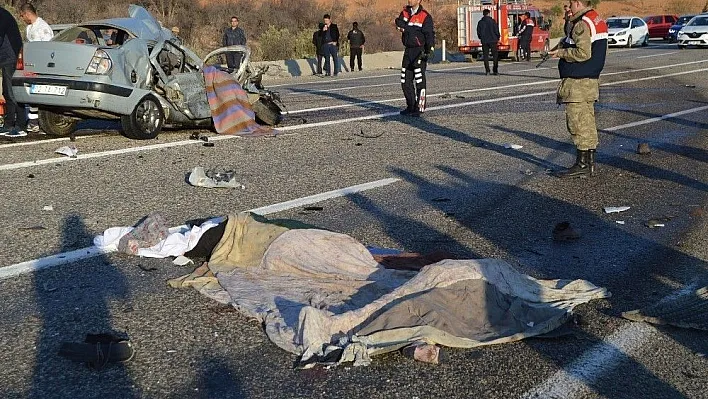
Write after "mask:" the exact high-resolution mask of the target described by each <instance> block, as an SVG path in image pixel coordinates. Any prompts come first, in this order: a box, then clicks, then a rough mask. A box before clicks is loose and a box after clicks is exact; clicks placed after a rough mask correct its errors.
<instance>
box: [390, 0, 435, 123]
mask: <svg viewBox="0 0 708 399" xmlns="http://www.w3.org/2000/svg"><path fill="white" fill-rule="evenodd" d="M395 22H396V28H397V29H398V30H399V31H400V32H401V41H402V42H403V45H404V46H405V48H406V49H405V50H404V51H403V62H402V63H401V86H402V88H403V95H404V96H405V97H406V109H404V110H403V111H401V115H409V116H414V117H419V116H420V113H421V112H422V111H424V110H425V68H426V66H427V63H428V59H429V58H430V57H431V56H432V54H433V50H435V30H434V27H433V17H432V16H430V14H428V11H426V10H424V9H423V6H422V5H421V4H420V0H408V6H406V7H405V8H404V9H403V11H401V14H399V16H398V18H396V21H395Z"/></svg>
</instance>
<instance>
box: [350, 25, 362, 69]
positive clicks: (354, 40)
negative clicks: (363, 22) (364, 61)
mask: <svg viewBox="0 0 708 399" xmlns="http://www.w3.org/2000/svg"><path fill="white" fill-rule="evenodd" d="M347 40H348V41H349V70H351V71H352V72H354V58H356V59H357V61H358V62H357V65H358V66H359V71H361V54H362V52H363V50H364V43H366V38H365V37H364V32H362V31H360V30H359V23H358V22H354V23H353V24H352V30H350V31H349V33H347Z"/></svg>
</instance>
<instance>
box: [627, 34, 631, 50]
mask: <svg viewBox="0 0 708 399" xmlns="http://www.w3.org/2000/svg"><path fill="white" fill-rule="evenodd" d="M631 47H632V35H629V37H628V38H627V48H631Z"/></svg>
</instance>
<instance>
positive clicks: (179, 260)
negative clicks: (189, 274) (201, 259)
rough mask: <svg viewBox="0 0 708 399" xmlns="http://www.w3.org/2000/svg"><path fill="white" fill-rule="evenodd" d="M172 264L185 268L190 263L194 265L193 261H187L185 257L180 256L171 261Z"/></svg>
mask: <svg viewBox="0 0 708 399" xmlns="http://www.w3.org/2000/svg"><path fill="white" fill-rule="evenodd" d="M172 263H174V264H175V265H177V266H186V265H188V264H190V263H194V261H193V260H191V259H189V258H188V257H186V256H182V255H180V256H178V257H176V258H175V260H173V261H172Z"/></svg>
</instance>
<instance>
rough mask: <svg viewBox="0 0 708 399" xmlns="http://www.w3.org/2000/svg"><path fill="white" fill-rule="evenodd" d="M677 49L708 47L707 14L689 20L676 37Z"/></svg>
mask: <svg viewBox="0 0 708 399" xmlns="http://www.w3.org/2000/svg"><path fill="white" fill-rule="evenodd" d="M677 39H678V47H679V48H685V47H686V46H699V47H708V14H699V15H696V16H695V17H693V18H691V20H690V21H688V22H687V23H686V25H684V26H683V27H682V28H681V30H680V31H679V32H678V35H677Z"/></svg>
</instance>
